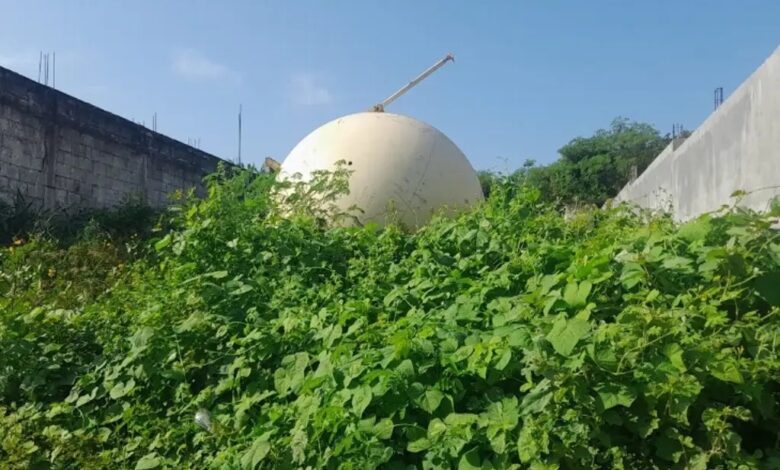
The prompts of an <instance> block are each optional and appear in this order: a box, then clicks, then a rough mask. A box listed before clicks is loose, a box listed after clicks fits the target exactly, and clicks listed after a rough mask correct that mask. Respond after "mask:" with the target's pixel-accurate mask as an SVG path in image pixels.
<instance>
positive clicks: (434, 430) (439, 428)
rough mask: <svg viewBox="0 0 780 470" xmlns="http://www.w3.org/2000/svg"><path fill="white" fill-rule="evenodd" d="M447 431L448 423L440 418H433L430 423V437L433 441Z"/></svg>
mask: <svg viewBox="0 0 780 470" xmlns="http://www.w3.org/2000/svg"><path fill="white" fill-rule="evenodd" d="M445 432H447V425H446V424H444V422H443V421H442V420H440V419H439V418H433V419H432V420H431V421H430V422H429V423H428V439H429V440H431V441H432V442H433V441H435V440H436V439H438V438H439V437H441V435H442V434H444V433H445Z"/></svg>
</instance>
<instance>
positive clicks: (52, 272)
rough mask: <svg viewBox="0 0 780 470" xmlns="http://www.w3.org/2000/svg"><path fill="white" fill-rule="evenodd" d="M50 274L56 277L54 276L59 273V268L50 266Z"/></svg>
mask: <svg viewBox="0 0 780 470" xmlns="http://www.w3.org/2000/svg"><path fill="white" fill-rule="evenodd" d="M48 274H49V277H54V276H56V275H57V270H56V269H54V268H49V272H48Z"/></svg>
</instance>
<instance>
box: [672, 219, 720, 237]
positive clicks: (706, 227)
mask: <svg viewBox="0 0 780 470" xmlns="http://www.w3.org/2000/svg"><path fill="white" fill-rule="evenodd" d="M710 219H711V218H710V216H709V215H706V214H705V215H703V216H701V217H699V218H697V219H694V220H692V221H690V222H687V223H685V224H683V225H682V226H681V227H680V228H679V230H678V231H677V236H679V237H680V238H682V239H683V240H686V241H689V242H692V241H696V240H703V239H704V238H705V237H706V236H707V234H709V233H710V230H712V223H711V222H710Z"/></svg>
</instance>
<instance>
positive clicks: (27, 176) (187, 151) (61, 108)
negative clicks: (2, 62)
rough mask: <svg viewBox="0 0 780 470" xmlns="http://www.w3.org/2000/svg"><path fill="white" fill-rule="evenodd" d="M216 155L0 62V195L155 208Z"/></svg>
mask: <svg viewBox="0 0 780 470" xmlns="http://www.w3.org/2000/svg"><path fill="white" fill-rule="evenodd" d="M220 161H221V160H220V159H219V158H217V157H215V156H213V155H210V154H208V153H206V152H202V151H200V150H198V149H195V148H193V147H190V146H188V145H185V144H183V143H181V142H179V141H176V140H173V139H171V138H169V137H166V136H164V135H162V134H159V133H157V132H153V131H151V130H149V129H147V128H145V127H143V126H141V125H138V124H135V123H133V122H132V121H129V120H127V119H124V118H121V117H119V116H116V115H114V114H111V113H109V112H107V111H104V110H102V109H100V108H97V107H95V106H92V105H90V104H88V103H85V102H83V101H81V100H78V99H76V98H74V97H72V96H69V95H67V94H65V93H62V92H60V91H57V90H54V89H52V88H50V87H47V86H44V85H41V84H39V83H37V82H35V81H33V80H29V79H27V78H25V77H23V76H21V75H19V74H17V73H14V72H12V71H10V70H8V69H5V68H2V67H0V198H2V199H4V200H6V201H8V200H11V199H12V198H13V197H15V195H16V194H17V192H21V193H22V194H23V195H24V197H25V199H26V200H28V201H30V202H32V203H34V204H36V205H38V206H40V207H45V208H49V209H53V208H57V207H72V206H78V207H92V208H97V207H99V208H104V207H111V206H114V205H116V204H118V203H120V202H122V200H123V199H124V198H126V197H127V196H129V195H137V196H142V197H144V198H145V199H146V201H147V202H148V203H149V204H150V205H152V206H156V207H161V206H164V205H166V204H167V203H168V202H169V198H168V196H169V194H170V193H172V192H173V191H175V190H177V189H181V190H188V189H189V188H196V191H197V192H198V193H199V194H203V192H204V188H203V184H202V177H203V176H204V175H205V174H208V173H211V172H213V171H214V170H215V169H216V166H217V164H218V162H220Z"/></svg>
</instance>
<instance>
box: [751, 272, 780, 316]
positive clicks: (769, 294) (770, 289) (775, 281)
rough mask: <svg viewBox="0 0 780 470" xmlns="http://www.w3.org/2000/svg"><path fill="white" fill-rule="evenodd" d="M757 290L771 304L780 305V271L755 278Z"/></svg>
mask: <svg viewBox="0 0 780 470" xmlns="http://www.w3.org/2000/svg"><path fill="white" fill-rule="evenodd" d="M755 286H756V292H758V294H759V295H760V296H761V297H763V298H764V300H766V301H767V302H768V303H769V305H773V306H775V307H780V271H772V272H770V273H766V274H763V275H761V276H760V277H759V278H758V279H756V280H755Z"/></svg>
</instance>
